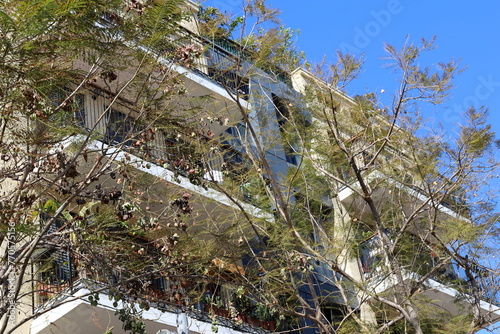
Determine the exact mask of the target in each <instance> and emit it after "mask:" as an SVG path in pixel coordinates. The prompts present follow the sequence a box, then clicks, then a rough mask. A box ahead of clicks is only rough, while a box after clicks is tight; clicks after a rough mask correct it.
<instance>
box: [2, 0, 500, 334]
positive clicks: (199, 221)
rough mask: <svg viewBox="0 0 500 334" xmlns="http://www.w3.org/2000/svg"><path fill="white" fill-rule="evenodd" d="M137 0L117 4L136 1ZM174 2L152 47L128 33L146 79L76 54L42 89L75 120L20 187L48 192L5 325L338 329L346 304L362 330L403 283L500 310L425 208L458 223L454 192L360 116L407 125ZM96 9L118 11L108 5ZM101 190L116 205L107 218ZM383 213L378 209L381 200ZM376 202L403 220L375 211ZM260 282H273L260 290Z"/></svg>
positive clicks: (448, 305)
mask: <svg viewBox="0 0 500 334" xmlns="http://www.w3.org/2000/svg"><path fill="white" fill-rule="evenodd" d="M131 3H132V4H136V5H135V6H136V7H133V6H132V8H129V9H128V10H129V11H130V10H132V11H133V10H135V9H137V8H138V9H137V10H138V11H140V10H142V9H141V8H140V6H139V5H137V4H138V2H136V1H132V2H131ZM138 6H139V7H138ZM182 10H183V11H185V12H188V13H190V16H191V18H190V19H187V18H184V19H183V20H181V21H180V22H179V24H178V25H176V26H175V29H174V30H173V31H174V32H173V33H172V34H171V35H170V37H169V38H168V39H166V40H164V43H165V50H164V51H161V52H160V51H158V50H150V49H147V48H146V47H144V46H143V45H141V44H140V43H138V45H128V47H129V48H130V49H131V50H132V49H133V50H136V51H137V50H138V51H139V52H142V53H143V54H145V55H149V54H154V57H152V58H154V61H155V63H152V64H156V65H157V66H158V67H157V68H152V69H151V70H149V72H147V74H148V76H144V78H145V79H141V80H143V82H146V83H147V86H148V87H147V90H148V93H147V94H144V91H145V90H146V88H145V87H141V86H140V85H137V84H136V82H135V81H134V80H135V79H139V78H141V77H140V75H137V73H139V69H140V68H141V67H140V66H139V65H136V64H125V66H121V67H120V68H119V69H114V70H113V71H110V70H109V71H108V70H107V69H106V68H105V67H104V66H102V68H97V69H96V68H95V65H94V64H91V63H89V62H88V60H86V59H79V60H77V61H74V62H73V64H72V66H73V67H74V69H76V70H79V71H80V72H83V73H88V74H92V75H93V76H90V75H89V76H87V77H85V85H75V84H74V83H72V84H70V85H69V86H68V87H64V90H65V91H67V92H68V95H66V96H65V95H64V94H63V95H62V97H61V96H59V95H57V94H55V96H54V97H52V99H53V100H54V101H55V102H54V105H55V106H58V105H60V104H62V103H67V102H68V101H69V100H68V96H70V97H71V98H70V100H71V101H70V102H71V105H72V107H71V109H70V114H72V115H71V117H69V118H67V119H66V120H65V121H66V122H71V123H72V124H73V125H75V127H78V128H79V129H80V130H79V131H76V130H75V133H70V134H69V135H66V136H64V137H62V138H60V140H59V142H57V143H56V144H55V145H52V146H51V147H50V148H49V149H48V152H49V154H48V155H47V158H46V160H45V161H40V162H38V163H37V164H36V168H35V171H34V172H35V173H37V175H39V174H43V173H44V172H45V173H46V175H47V176H46V177H45V180H44V182H45V183H44V187H45V188H44V187H43V186H40V185H38V186H37V187H34V189H33V191H34V192H43V193H45V194H46V195H44V197H41V198H40V203H42V206H40V207H39V209H37V210H35V211H36V220H37V221H39V222H40V223H39V224H40V226H44V227H43V229H45V230H44V232H43V233H42V235H44V236H45V237H40V239H43V242H40V243H39V244H37V245H35V246H33V251H32V252H31V255H30V256H29V257H28V261H29V266H28V267H29V270H27V271H25V272H24V273H23V275H24V276H23V277H24V279H23V281H24V283H23V284H22V286H21V291H27V293H26V294H25V296H24V297H22V298H20V299H19V303H18V304H17V317H16V321H15V322H14V323H9V325H8V326H7V330H9V328H11V327H12V326H16V329H15V330H14V332H15V333H17V332H19V333H40V334H46V333H47V334H48V333H75V334H76V333H91V334H92V333H96V334H98V333H104V332H106V331H108V332H109V331H111V329H112V332H113V333H126V332H134V333H143V332H147V333H169V332H176V331H177V332H178V333H188V332H189V333H266V332H274V331H291V332H303V333H319V332H324V331H325V328H330V329H331V330H332V332H333V331H334V330H337V329H338V328H342V326H343V325H344V323H345V321H346V320H345V319H348V318H349V316H350V315H352V316H355V317H356V318H357V319H358V321H359V322H361V323H363V324H366V325H365V327H362V326H361V327H354V328H357V330H359V331H368V330H369V329H370V328H375V326H383V325H384V324H386V323H390V322H391V321H392V320H394V319H398V321H400V322H402V323H404V324H405V326H406V322H405V321H406V320H405V319H404V316H401V317H399V315H398V314H395V313H397V310H400V309H398V308H397V307H395V308H394V307H393V308H391V307H390V303H388V302H386V300H387V299H391V298H393V299H391V300H395V301H396V302H395V303H396V304H398V303H400V304H398V305H403V306H401V309H402V310H403V311H408V309H409V308H408V307H407V305H406V304H405V302H401V300H404V298H408V296H411V299H412V304H411V308H410V309H412V310H413V311H415V312H417V310H418V308H419V307H421V306H422V305H425V307H426V308H427V309H428V310H430V311H427V313H424V314H426V315H425V317H428V318H431V319H432V318H433V316H434V315H436V318H437V319H442V317H449V318H451V317H455V316H460V315H465V314H469V313H471V314H472V313H473V312H474V311H476V309H474V307H476V306H478V307H479V309H477V312H478V314H479V315H481V314H482V315H485V316H487V317H488V319H489V320H488V321H489V322H490V323H493V322H496V320H497V319H498V316H500V311H499V310H498V307H497V306H495V305H494V302H493V300H494V296H489V297H491V298H490V300H489V301H488V302H487V301H486V300H485V301H477V300H476V301H473V302H471V301H470V300H469V299H468V298H469V297H468V296H467V294H466V293H464V291H468V290H467V289H468V288H467V284H468V283H467V282H468V278H467V277H464V273H463V270H461V269H460V267H459V266H458V265H457V264H456V263H455V262H454V261H452V259H450V258H447V257H446V256H444V255H438V253H439V252H441V251H442V250H441V249H440V248H439V247H440V245H439V243H437V242H436V240H435V235H437V236H439V235H441V234H440V233H442V234H444V233H445V232H444V229H442V225H441V224H434V223H430V222H431V221H432V222H436V221H439V222H444V221H461V222H464V223H466V224H471V222H470V217H469V216H468V215H467V212H466V211H464V210H462V209H461V208H462V206H463V203H461V202H459V201H458V200H457V199H456V197H453V195H452V194H448V193H445V192H442V191H441V192H440V191H438V190H436V191H429V189H425V184H424V182H423V180H422V178H421V175H420V176H419V175H416V174H415V173H414V172H413V169H412V168H413V166H411V163H412V160H411V152H410V150H409V149H408V150H407V149H406V148H405V147H404V146H400V147H396V146H394V145H392V146H389V145H387V147H382V146H377V145H375V144H373V142H368V141H367V140H366V138H367V137H366V136H365V135H366V131H365V130H366V129H367V126H366V125H365V124H367V122H368V123H370V124H372V126H373V124H375V125H376V126H373V128H374V129H377V130H373V131H372V132H371V133H370V135H371V136H376V135H377V132H376V131H380V133H383V132H384V131H386V132H385V136H386V137H388V136H389V135H388V134H387V133H388V132H389V131H391V133H390V135H391V136H392V132H395V133H396V134H395V135H394V136H392V137H391V138H394V139H398V140H399V139H401V142H403V143H404V142H405V140H406V141H408V138H410V136H409V135H407V134H406V132H405V130H403V129H400V128H398V127H397V126H395V125H394V124H392V123H391V120H388V119H386V118H384V115H383V113H381V112H378V111H372V110H368V109H370V108H368V109H365V110H362V109H360V107H359V105H360V102H359V100H356V99H353V98H351V97H349V96H347V95H345V94H344V93H342V92H341V91H340V90H338V89H337V88H336V87H332V86H330V85H327V84H326V83H325V82H324V81H322V80H321V79H319V78H317V77H315V76H314V75H313V74H311V73H310V72H309V71H306V70H304V69H297V70H295V71H293V72H291V73H288V72H287V71H285V70H283V69H281V68H280V67H277V66H275V65H271V64H270V63H262V62H260V61H259V62H256V61H255V58H254V57H253V56H252V52H251V51H248V50H247V48H246V47H244V46H242V43H237V42H235V41H233V40H231V39H230V38H228V36H216V37H214V36H213V35H212V36H207V35H204V33H203V30H202V28H200V24H201V23H200V22H199V21H198V12H199V7H198V6H197V5H196V4H194V3H192V2H191V1H185V3H184V5H183V7H182ZM96 24H99V25H101V26H103V27H106V25H109V26H112V25H113V26H115V25H119V24H120V19H119V18H118V17H116V16H113V15H112V14H109V13H106V15H103V18H102V19H101V21H99V22H98V23H96ZM200 29H201V30H200ZM130 54H132V51H131V52H130ZM129 56H130V55H129V54H127V53H124V54H123V57H124V59H127V61H128V59H129V58H128V57H129ZM144 57H146V56H144ZM130 58H131V57H130ZM114 61H116V60H114ZM95 74H97V75H95ZM141 75H142V73H141ZM160 77H161V79H160ZM165 78H168V79H169V80H170V81H164V80H163V79H165ZM165 82H170V83H171V85H169V86H167V87H165V86H164V84H165ZM144 86H146V84H144ZM138 92H140V93H141V94H143V95H141V94H139V93H138ZM322 94H324V95H322ZM160 96H161V98H160ZM322 96H323V97H324V96H327V97H328V98H327V99H324V98H322ZM145 97H146V98H149V99H150V101H149V103H148V104H146V103H143V102H141V101H143V100H144V99H145ZM156 100H157V101H158V102H157V103H156ZM151 101H155V102H154V103H151ZM56 108H57V107H56ZM363 112H364V114H363V115H362V116H360V113H363ZM165 115H168V117H167V116H165ZM332 115H333V118H332ZM333 119H334V120H335V121H334V122H333V123H332V120H333ZM58 121H60V120H58ZM332 124H335V129H332V128H330V127H329V126H331V125H332ZM290 126H292V128H290ZM386 129H390V130H386ZM311 132H314V133H311ZM360 133H363V135H361V134H360ZM380 133H379V134H380ZM304 136H305V137H304ZM339 141H341V142H342V143H343V145H344V146H342V147H344V148H345V147H348V148H349V150H351V151H350V152H351V153H350V154H351V157H352V160H351V161H347V160H345V159H346V158H345V156H344V157H343V158H342V157H341V153H342V150H340V151H339V150H338V149H333V148H332V149H331V151H329V150H330V148H328V147H329V146H328V145H332V146H331V147H334V146H335V145H337V146H339ZM325 147H327V148H326V149H325ZM339 147H340V146H339ZM353 152H354V153H353ZM347 156H348V155H347ZM73 157H76V158H74V159H73ZM337 157H340V158H337ZM72 159H73V160H72ZM339 159H344V160H339ZM339 161H343V162H339ZM375 162H376V163H375ZM349 164H350V165H349ZM55 165H57V169H56V170H55V172H54V171H52V170H50V168H52V167H54V166H55ZM72 166H75V167H74V168H75V169H74V168H73V167H72ZM352 166H354V167H352ZM394 166H396V167H394ZM351 167H352V168H351ZM54 168H55V167H54ZM76 168H78V169H77V170H76ZM59 170H64V173H58V171H59ZM330 171H335V173H337V174H335V175H334V176H333V177H332V176H330V175H329V174H328V172H330ZM61 175H63V176H64V178H61V177H60V176H61ZM307 175H308V177H310V179H307V178H305V177H306V176H307ZM294 176H295V178H294ZM300 178H303V180H305V181H303V182H302V183H301V182H299V180H298V179H300ZM51 180H52V181H51ZM290 180H292V181H290ZM84 183H85V185H83V184H84ZM304 184H305V185H304ZM88 185H90V186H88ZM367 187H368V188H370V198H369V200H367V196H364V194H366V192H364V191H365V190H366V188H367ZM14 188H15V183H14ZM441 193H442V196H441V195H440V194H441ZM63 202H64V203H67V205H66V207H65V209H64V210H63V209H60V208H62V206H60V203H63ZM387 206H390V207H391V208H392V209H393V208H394V207H396V208H397V210H395V211H398V215H396V214H395V213H394V212H395V211H394V212H393V210H392V209H391V210H388V209H386V207H387ZM108 207H110V208H113V210H115V209H116V208H118V211H117V212H115V211H110V212H112V213H111V214H110V215H108V216H105V213H106V212H108V211H107V210H108V209H107V208H108ZM109 210H111V209H109ZM381 212H382V213H387V216H381V217H377V216H376V213H381ZM304 215H306V216H308V217H307V218H304V217H305V216H304ZM390 215H392V219H393V220H395V221H396V220H401V221H403V222H406V223H407V225H408V226H405V227H404V228H402V227H401V225H397V224H396V223H394V224H392V223H391V222H390V221H389V223H387V219H390V218H388V217H389V216H390ZM110 216H111V217H112V218H113V219H109V217H110ZM106 219H108V220H106ZM382 220H386V222H385V225H383V226H381V222H382ZM304 222H306V223H304ZM288 223H290V226H288V227H286V228H285V229H283V230H282V229H281V227H280V226H279V224H283V225H284V226H286V224H288ZM99 224H103V225H100V226H101V227H100V228H99V229H97V228H95V229H94V226H95V225H99ZM106 224H109V225H106ZM433 224H434V225H433ZM403 225H404V224H403ZM102 226H104V227H102ZM398 226H399V227H400V229H401V231H402V232H400V233H399V231H398ZM429 226H435V228H436V230H437V231H432V232H435V234H434V237H433V235H431V234H430V233H429ZM287 228H288V229H287ZM441 229H442V230H441ZM270 231H274V232H276V234H277V235H278V236H276V235H274V236H272V235H271V232H270ZM283 231H286V232H288V233H290V234H293V238H296V240H295V241H297V240H301V241H303V242H304V243H303V244H300V243H298V244H294V245H292V246H288V247H290V248H289V249H288V250H284V249H283V250H280V247H276V240H277V239H278V240H279V239H280V238H282V240H283V244H287V243H290V240H288V239H287V238H288V237H287V236H286V235H285V234H284V233H283ZM424 232H425V233H424ZM279 233H283V235H280V234H279ZM391 235H392V236H391ZM424 235H425V236H424ZM44 238H45V239H44ZM293 238H292V240H294V239H293ZM404 238H406V239H408V242H407V243H406V244H405V245H409V246H408V247H409V248H408V250H406V251H408V252H409V253H412V252H413V254H411V256H410V255H408V256H407V258H408V262H404V261H403V262H401V261H399V260H397V261H396V260H395V262H394V263H388V261H387V259H388V257H387V252H386V251H384V247H388V245H390V243H391V242H396V241H394V239H398V240H400V239H404ZM391 240H392V241H391ZM108 241H113V243H112V244H111V242H110V243H109V244H108V243H107V242H108ZM19 243H20V244H26V245H30V244H29V242H28V241H26V240H21V241H20V242H19ZM188 243H191V244H192V246H191V247H188V246H186V245H188ZM75 245H78V246H75ZM86 245H88V247H89V248H86ZM178 245H183V247H186V249H189V251H186V252H185V253H183V252H182V251H181V250H179V247H178ZM24 247H25V248H26V247H28V246H24ZM29 247H31V246H29ZM204 247H206V252H203V249H199V248H204ZM107 249H108V250H109V253H106V252H107V251H106V250H107ZM433 249H435V253H436V254H433V253H432V250H433ZM131 250H132V251H131ZM93 251H95V253H97V254H94V253H93ZM397 251H398V252H403V251H404V250H402V249H401V248H398V249H397ZM281 252H283V253H281ZM414 252H420V253H419V254H415V253H414ZM207 253H208V254H207ZM179 254H180V255H179ZM398 254H399V253H398ZM180 258H182V259H184V258H189V261H187V260H186V263H180V262H179V259H180ZM162 259H166V260H164V261H163V262H162ZM405 259H406V258H405ZM415 259H418V260H419V261H418V263H417V264H414V262H415ZM287 261H288V262H287ZM127 262H129V263H127ZM410 263H413V264H414V265H410ZM280 264H287V266H286V267H281V268H280V267H279V265H280ZM141 265H143V268H141ZM395 265H397V266H399V267H398V268H399V269H398V268H396V269H394V266H395ZM433 268H437V269H433ZM127 270H130V272H127ZM276 273H279V275H281V276H279V275H278V274H276ZM275 274H276V275H277V276H273V275H275ZM278 276H279V277H278ZM273 279H274V280H276V282H277V283H274V285H273V284H272V281H273ZM469 281H470V280H469ZM256 282H260V283H259V284H261V285H258V284H256ZM285 283H287V284H290V285H289V286H286V285H282V286H280V284H285ZM459 287H461V288H462V289H459ZM259 289H260V290H266V289H270V290H269V291H267V292H268V294H267V295H266V294H263V295H262V296H259V295H258V293H259ZM272 289H276V290H272ZM409 291H411V294H409V293H410V292H409ZM264 292H266V291H264ZM381 296H382V297H381ZM485 299H486V298H485ZM290 300H293V301H294V302H296V303H297V304H296V305H297V306H296V307H292V306H290V304H289V303H290ZM273 302H274V304H273ZM281 302H282V303H283V304H284V306H281V305H280V304H279V303H281ZM285 304H286V305H285ZM124 310H126V311H124ZM436 310H439V312H437V311H436ZM287 311H288V312H287ZM403 311H401V314H403V313H404V312H403ZM432 312H436V313H440V312H441V313H442V314H441V313H440V314H434V315H432V314H431V315H429V313H432ZM32 315H35V316H32ZM301 315H302V316H301ZM23 319H29V320H27V321H26V322H25V323H23V321H24V320H23ZM349 321H350V320H349ZM394 322H395V323H396V322H397V321H394ZM486 322H487V321H486ZM486 322H485V323H486ZM18 324H19V326H18ZM370 326H374V327H370Z"/></svg>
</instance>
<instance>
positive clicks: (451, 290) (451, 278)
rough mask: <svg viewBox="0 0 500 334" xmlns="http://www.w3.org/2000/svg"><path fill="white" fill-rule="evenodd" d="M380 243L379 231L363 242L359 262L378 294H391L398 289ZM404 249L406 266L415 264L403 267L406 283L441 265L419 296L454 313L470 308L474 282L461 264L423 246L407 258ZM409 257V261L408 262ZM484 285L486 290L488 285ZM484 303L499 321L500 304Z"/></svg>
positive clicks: (485, 311) (414, 280) (481, 303)
mask: <svg viewBox="0 0 500 334" xmlns="http://www.w3.org/2000/svg"><path fill="white" fill-rule="evenodd" d="M380 247H381V246H380V242H379V238H378V236H377V235H375V236H373V237H371V238H369V239H367V240H365V241H363V242H362V243H361V244H360V250H359V255H360V257H359V262H360V265H361V268H362V271H363V273H364V280H365V281H366V282H367V283H368V286H369V288H370V289H371V290H372V291H373V292H375V293H376V294H380V293H387V294H389V295H390V294H391V293H393V292H394V293H396V290H395V289H394V281H393V280H392V279H391V277H390V276H391V275H390V274H388V272H387V268H386V266H385V264H384V260H383V256H382V254H381V250H380ZM402 253H404V252H402V251H400V252H398V255H399V256H400V257H401V258H398V260H399V262H400V264H401V265H402V266H403V267H404V268H412V271H409V270H404V271H403V279H404V281H405V284H406V283H407V282H411V281H413V282H417V281H419V280H421V278H422V277H423V276H424V275H426V274H427V273H429V272H430V271H431V270H432V268H434V267H436V266H437V265H440V267H439V269H437V270H436V271H435V273H434V275H432V276H431V277H430V278H428V279H426V280H425V281H424V282H423V285H422V287H421V288H420V289H419V292H418V294H416V298H417V300H420V301H421V302H423V303H425V304H427V305H432V306H433V307H436V309H439V310H445V311H446V312H449V313H450V314H453V315H459V314H463V312H464V310H468V309H470V307H471V306H470V303H468V301H469V299H471V298H472V297H469V296H467V292H466V291H467V289H468V286H470V284H469V283H468V281H469V280H468V279H467V277H466V276H465V274H464V273H463V271H462V270H461V269H460V268H459V267H458V266H456V265H455V264H453V263H452V262H449V263H445V264H444V265H442V263H440V262H439V259H438V258H437V257H436V256H435V255H434V254H433V253H432V252H431V251H428V252H427V253H426V252H425V251H423V250H415V251H414V252H410V253H412V257H413V258H405V257H404V254H402ZM416 254H418V259H416V261H417V263H415V256H417V255H416ZM405 261H407V262H408V263H405ZM410 262H411V263H410ZM483 288H485V291H486V288H487V287H483ZM457 289H459V290H461V291H462V292H459V290H457ZM464 291H465V292H464ZM480 306H481V311H482V312H483V313H484V314H489V313H490V314H491V315H490V316H491V318H492V319H496V320H495V321H498V320H500V308H499V307H498V306H495V304H492V303H490V302H489V301H488V302H487V301H481V302H480Z"/></svg>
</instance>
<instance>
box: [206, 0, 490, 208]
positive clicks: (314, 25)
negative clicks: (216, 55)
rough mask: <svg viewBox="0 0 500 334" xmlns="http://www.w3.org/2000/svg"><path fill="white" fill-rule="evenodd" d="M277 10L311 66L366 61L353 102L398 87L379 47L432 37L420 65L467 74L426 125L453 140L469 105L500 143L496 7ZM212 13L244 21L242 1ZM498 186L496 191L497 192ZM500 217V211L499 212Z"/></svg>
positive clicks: (272, 0)
mask: <svg viewBox="0 0 500 334" xmlns="http://www.w3.org/2000/svg"><path fill="white" fill-rule="evenodd" d="M266 3H267V4H270V5H272V6H273V7H274V8H278V9H280V10H281V12H282V14H281V19H282V21H283V24H284V25H285V27H290V28H292V29H300V35H299V37H298V40H297V46H298V49H299V50H302V51H305V52H306V55H307V57H308V59H309V60H310V61H311V62H313V63H314V62H319V61H321V60H322V59H323V57H324V56H326V57H327V58H328V59H331V60H333V59H334V57H335V54H336V51H337V50H339V49H340V50H343V51H351V52H355V53H356V54H357V55H362V54H364V59H365V64H364V70H363V72H362V74H361V76H360V77H359V79H358V80H356V81H354V82H353V83H352V84H351V85H349V86H348V87H347V91H348V93H349V94H350V95H356V94H364V93H367V92H380V91H381V90H382V89H384V90H385V93H384V94H386V95H387V97H385V96H381V97H382V98H386V99H388V98H389V96H390V94H391V92H393V91H394V90H395V88H396V87H397V83H396V81H395V77H394V76H393V75H392V74H391V73H390V72H389V71H388V70H387V69H386V68H384V67H383V65H384V60H383V59H382V57H383V56H384V50H383V47H384V43H389V44H392V45H394V46H396V47H398V48H399V47H401V46H402V45H403V43H404V42H405V40H406V39H407V38H408V39H409V41H410V42H414V43H418V41H420V39H421V38H426V39H430V38H432V37H433V36H437V42H436V45H437V48H436V49H435V50H433V51H431V53H429V54H428V55H427V56H426V57H425V58H423V61H424V62H425V63H424V64H423V65H426V66H432V65H433V64H435V63H437V62H446V61H449V60H451V59H453V58H454V59H460V60H461V64H462V66H463V67H467V69H466V70H465V71H464V72H463V73H462V74H460V75H459V76H458V77H457V79H456V80H455V88H454V90H453V92H452V96H451V98H450V100H449V101H447V102H446V103H444V104H443V105H439V106H437V107H433V106H429V107H428V108H427V109H426V110H423V115H424V117H426V118H427V119H428V125H429V126H435V125H437V124H442V125H443V126H444V128H445V129H446V131H447V134H449V135H450V136H452V135H453V131H454V129H456V127H457V125H458V124H459V123H460V120H461V118H460V114H461V113H462V112H464V111H465V110H466V109H467V108H468V107H469V106H471V105H472V106H475V107H479V106H483V105H484V106H486V107H488V108H489V109H490V122H491V124H492V126H493V129H494V130H495V131H496V133H497V137H498V138H500V1H498V0H480V1H477V2H475V3H474V4H472V3H471V2H470V1H446V0H441V1H440V0H420V1H417V0H358V1H349V0H343V1H335V0H309V1H298V0H266ZM204 5H206V6H213V7H216V8H219V9H221V10H222V11H227V12H231V13H235V14H236V15H238V14H241V10H240V8H241V0H207V1H206V2H204ZM494 186H495V187H498V185H494ZM497 207H498V208H499V209H498V211H500V206H497Z"/></svg>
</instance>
